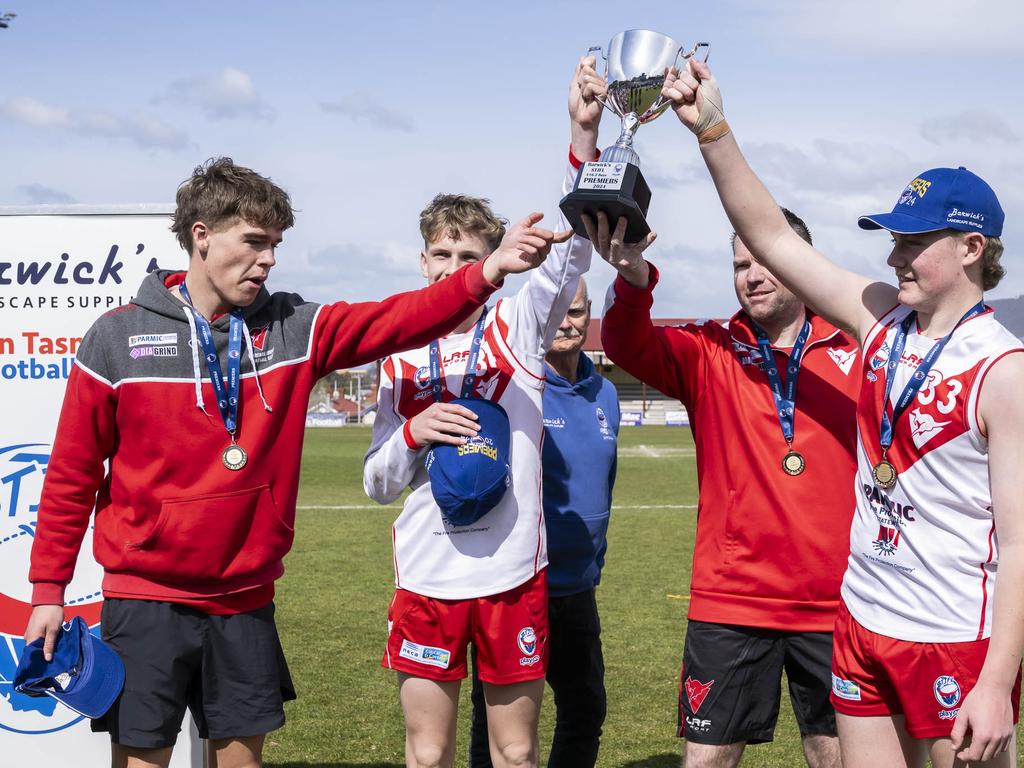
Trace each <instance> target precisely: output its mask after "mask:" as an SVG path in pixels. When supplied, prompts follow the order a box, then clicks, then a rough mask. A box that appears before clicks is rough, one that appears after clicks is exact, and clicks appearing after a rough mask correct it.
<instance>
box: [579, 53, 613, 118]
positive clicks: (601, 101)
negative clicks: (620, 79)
mask: <svg viewBox="0 0 1024 768" xmlns="http://www.w3.org/2000/svg"><path fill="white" fill-rule="evenodd" d="M594 51H597V52H598V53H600V54H601V58H602V59H604V62H605V67H604V74H605V77H607V76H608V57H607V56H605V55H604V49H603V48H602V47H601V46H600V45H592V46H590V47H589V48H587V53H586V55H587V56H589V55H590V54H592V53H593V52H594ZM594 100H595V101H596V102H597V103H598V104H600V105H601V106H602V107H604V108H605V109H607V110H608V111H609V112H611V113H612V114H614V115H616V116H619V113H618V112H616V111H615V110H614V109H613V108H612V107H610V106H608V101H607V99H603V98H601V97H600V96H595V97H594Z"/></svg>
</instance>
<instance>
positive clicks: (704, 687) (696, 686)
mask: <svg viewBox="0 0 1024 768" xmlns="http://www.w3.org/2000/svg"><path fill="white" fill-rule="evenodd" d="M714 684H715V681H714V680H710V681H709V682H706V683H702V682H701V681H700V680H695V679H694V678H692V677H687V678H686V682H685V683H684V684H683V688H684V689H685V690H686V698H687V699H689V700H690V710H691V711H692V712H693V714H697V710H699V709H700V706H701V704H703V703H704V699H706V698H707V695H708V692H709V691H710V690H711V686H712V685H714Z"/></svg>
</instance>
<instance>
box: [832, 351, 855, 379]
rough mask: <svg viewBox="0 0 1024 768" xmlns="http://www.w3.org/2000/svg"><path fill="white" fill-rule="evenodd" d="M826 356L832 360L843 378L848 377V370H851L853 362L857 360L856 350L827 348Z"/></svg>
mask: <svg viewBox="0 0 1024 768" xmlns="http://www.w3.org/2000/svg"><path fill="white" fill-rule="evenodd" d="M826 351H827V352H828V356H829V357H830V358H831V359H832V362H833V363H835V364H836V365H837V366H838V368H839V370H840V371H842V372H843V375H844V376H849V375H850V369H852V368H853V361H854V360H856V359H857V350H856V349H850V350H846V349H838V348H836V347H829V348H828V349H827V350H826Z"/></svg>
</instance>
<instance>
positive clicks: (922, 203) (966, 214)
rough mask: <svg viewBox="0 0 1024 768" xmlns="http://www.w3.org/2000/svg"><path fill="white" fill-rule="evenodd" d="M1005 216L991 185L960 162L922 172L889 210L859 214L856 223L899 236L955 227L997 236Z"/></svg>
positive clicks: (864, 227) (965, 230)
mask: <svg viewBox="0 0 1024 768" xmlns="http://www.w3.org/2000/svg"><path fill="white" fill-rule="evenodd" d="M1004 218H1005V217H1004V214H1003V209H1002V206H1000V205H999V200H998V198H996V193H995V192H993V191H992V187H990V186H989V185H988V184H986V183H985V180H984V179H982V178H981V177H980V176H977V175H976V174H973V173H971V172H970V171H968V170H967V169H966V168H964V167H963V166H962V165H961V166H960V167H959V168H932V169H931V170H930V171H925V172H924V173H922V174H921V175H919V176H918V177H917V178H916V179H914V180H913V181H911V182H910V183H909V184H907V187H906V189H904V190H903V194H901V195H900V199H899V200H897V201H896V205H895V206H894V207H893V209H892V213H877V214H875V215H874V216H861V217H860V219H859V220H858V221H857V224H858V225H859V226H860V228H861V229H887V230H889V231H890V232H895V233H896V234H899V235H913V234H919V233H921V232H938V231H939V230H942V229H956V230H960V231H961V232H980V233H981V234H983V235H985V236H986V237H999V235H1000V234H1002V231H1003V219H1004Z"/></svg>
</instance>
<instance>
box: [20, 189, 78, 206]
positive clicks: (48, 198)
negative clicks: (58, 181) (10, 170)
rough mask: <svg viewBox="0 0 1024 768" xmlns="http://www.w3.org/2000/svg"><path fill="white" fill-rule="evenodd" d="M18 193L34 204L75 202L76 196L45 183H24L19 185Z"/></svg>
mask: <svg viewBox="0 0 1024 768" xmlns="http://www.w3.org/2000/svg"><path fill="white" fill-rule="evenodd" d="M18 193H19V194H20V195H21V196H22V197H24V198H25V199H27V200H28V201H29V203H31V204H32V205H44V204H47V203H49V204H57V205H62V204H66V203H73V202H75V198H73V197H72V196H71V195H69V194H68V193H67V192H61V191H60V190H59V189H53V188H52V187H47V186H45V185H43V184H22V185H21V186H20V187H18Z"/></svg>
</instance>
